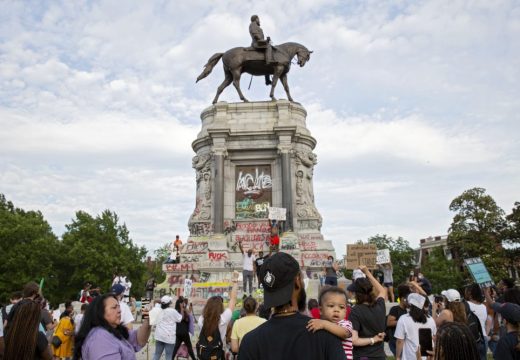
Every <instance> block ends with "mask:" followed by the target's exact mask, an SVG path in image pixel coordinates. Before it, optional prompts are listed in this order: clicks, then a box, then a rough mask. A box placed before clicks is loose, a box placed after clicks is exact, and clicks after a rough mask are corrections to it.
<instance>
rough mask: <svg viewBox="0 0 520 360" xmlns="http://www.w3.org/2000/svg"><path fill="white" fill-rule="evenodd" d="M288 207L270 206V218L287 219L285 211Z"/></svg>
mask: <svg viewBox="0 0 520 360" xmlns="http://www.w3.org/2000/svg"><path fill="white" fill-rule="evenodd" d="M286 211H287V209H285V208H277V207H270V208H269V216H268V217H269V220H278V221H285V213H286Z"/></svg>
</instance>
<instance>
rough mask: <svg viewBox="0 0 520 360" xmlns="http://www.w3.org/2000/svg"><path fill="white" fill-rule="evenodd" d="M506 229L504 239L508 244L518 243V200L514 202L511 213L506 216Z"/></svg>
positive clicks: (519, 215) (519, 225)
mask: <svg viewBox="0 0 520 360" xmlns="http://www.w3.org/2000/svg"><path fill="white" fill-rule="evenodd" d="M506 221H507V225H508V226H507V229H506V231H505V236H504V238H505V239H504V240H505V242H506V243H508V244H510V245H516V246H518V245H520V202H518V201H517V202H515V206H514V207H513V210H512V211H511V214H509V215H507V216H506Z"/></svg>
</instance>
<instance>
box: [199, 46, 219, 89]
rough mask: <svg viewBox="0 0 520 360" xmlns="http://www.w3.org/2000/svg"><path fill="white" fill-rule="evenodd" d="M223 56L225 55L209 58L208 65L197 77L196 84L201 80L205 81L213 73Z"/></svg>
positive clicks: (217, 54)
mask: <svg viewBox="0 0 520 360" xmlns="http://www.w3.org/2000/svg"><path fill="white" fill-rule="evenodd" d="M222 55H224V53H216V54H215V55H213V56H212V57H210V58H209V60H208V62H207V63H206V65H204V71H203V72H202V73H201V74H200V75H199V76H198V77H197V81H195V82H196V83H197V82H199V80H202V79H204V78H205V77H206V76H208V75H209V74H210V73H211V71H212V70H213V68H214V67H215V65H217V63H218V61H219V60H220V58H221V57H222Z"/></svg>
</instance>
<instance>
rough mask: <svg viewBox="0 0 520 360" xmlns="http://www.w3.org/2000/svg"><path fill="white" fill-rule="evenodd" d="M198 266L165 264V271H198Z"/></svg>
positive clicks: (191, 264)
mask: <svg viewBox="0 0 520 360" xmlns="http://www.w3.org/2000/svg"><path fill="white" fill-rule="evenodd" d="M196 268H197V267H196V265H195V264H193V263H184V264H182V263H181V264H164V268H163V269H164V270H165V271H167V272H173V271H190V270H196Z"/></svg>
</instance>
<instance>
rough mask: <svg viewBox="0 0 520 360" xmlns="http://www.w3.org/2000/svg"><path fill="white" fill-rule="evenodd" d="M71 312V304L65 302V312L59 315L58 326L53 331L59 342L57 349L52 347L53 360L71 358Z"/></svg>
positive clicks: (72, 334) (72, 332)
mask: <svg viewBox="0 0 520 360" xmlns="http://www.w3.org/2000/svg"><path fill="white" fill-rule="evenodd" d="M73 311H74V308H73V307H72V303H71V302H66V303H65V311H64V312H63V313H62V314H61V318H60V321H59V323H58V326H56V329H55V330H54V336H57V337H59V338H60V340H61V345H60V346H59V347H55V346H52V355H53V356H54V359H63V358H72V346H73V344H74V322H73V321H72V315H73Z"/></svg>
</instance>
